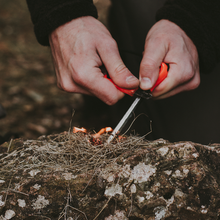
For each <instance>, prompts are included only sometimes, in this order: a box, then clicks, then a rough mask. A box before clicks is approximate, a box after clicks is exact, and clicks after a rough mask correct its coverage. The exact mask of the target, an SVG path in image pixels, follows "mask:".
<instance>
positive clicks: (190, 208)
mask: <svg viewBox="0 0 220 220" xmlns="http://www.w3.org/2000/svg"><path fill="white" fill-rule="evenodd" d="M186 209H187V210H190V211H193V212H194V211H195V210H194V209H193V208H192V207H190V206H187V207H186Z"/></svg>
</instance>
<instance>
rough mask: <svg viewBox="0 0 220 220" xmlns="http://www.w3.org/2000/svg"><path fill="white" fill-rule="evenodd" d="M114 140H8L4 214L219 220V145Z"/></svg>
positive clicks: (1, 191) (2, 171) (0, 175)
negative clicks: (107, 141) (109, 142)
mask: <svg viewBox="0 0 220 220" xmlns="http://www.w3.org/2000/svg"><path fill="white" fill-rule="evenodd" d="M107 137H108V135H103V136H102V137H101V138H100V140H99V141H94V138H93V137H92V136H91V135H90V134H82V133H76V134H72V133H68V132H65V133H62V134H58V135H51V136H42V137H40V138H39V139H37V140H26V141H22V140H21V139H17V140H13V141H11V142H10V143H4V144H3V145H1V146H0V152H1V153H0V219H28V220H29V219H30V220H32V219H82V220H84V219H89V220H90V219H105V220H117V219H120V220H127V219H130V220H134V219H137V220H139V219H140V220H141V219H143V220H153V219H154V220H163V219H183V220H185V219H186V220H187V219H204V220H208V219H219V215H220V187H219V184H220V145H219V144H213V145H211V146H204V145H201V144H196V143H192V142H179V143H169V142H168V141H165V140H162V139H159V140H156V141H153V142H150V141H146V140H143V139H141V138H138V137H135V136H130V137H126V138H125V139H121V140H120V141H119V140H115V141H114V142H113V143H111V144H109V145H107V144H105V140H106V139H107ZM96 143H99V145H96Z"/></svg>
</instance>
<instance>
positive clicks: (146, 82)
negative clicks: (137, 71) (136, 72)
mask: <svg viewBox="0 0 220 220" xmlns="http://www.w3.org/2000/svg"><path fill="white" fill-rule="evenodd" d="M140 87H141V89H143V90H148V89H150V88H151V87H152V83H151V80H150V78H148V77H143V78H141V83H140Z"/></svg>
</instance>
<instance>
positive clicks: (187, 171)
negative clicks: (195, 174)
mask: <svg viewBox="0 0 220 220" xmlns="http://www.w3.org/2000/svg"><path fill="white" fill-rule="evenodd" d="M183 173H184V174H185V175H186V176H187V175H188V173H189V170H188V169H187V168H184V169H183Z"/></svg>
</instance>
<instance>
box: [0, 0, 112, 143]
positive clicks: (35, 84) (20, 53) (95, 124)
mask: <svg viewBox="0 0 220 220" xmlns="http://www.w3.org/2000/svg"><path fill="white" fill-rule="evenodd" d="M94 3H95V4H96V6H97V8H98V11H99V19H100V20H101V21H102V22H103V23H104V24H105V25H106V21H107V15H108V9H109V6H110V0H94ZM96 102H97V103H96ZM0 103H1V105H2V106H3V107H4V108H5V110H6V112H7V116H6V117H5V118H3V119H0V143H2V142H4V141H8V140H10V139H11V138H18V137H21V138H23V139H35V138H37V137H39V136H40V135H43V134H53V133H60V132H63V131H67V130H68V129H69V128H70V121H71V120H72V125H73V126H80V127H81V126H84V127H87V128H90V129H93V128H94V129H99V128H100V127H102V126H103V124H102V123H106V121H105V118H106V117H107V115H106V114H107V113H103V115H100V114H98V113H97V114H96V113H94V112H93V111H95V109H96V106H99V105H100V102H99V101H97V100H95V101H94V102H92V103H93V104H92V105H93V109H92V108H91V111H90V112H88V111H87V110H88V107H87V106H85V100H84V97H83V96H81V95H79V94H70V93H66V92H63V91H61V90H59V89H58V88H57V86H56V77H55V73H54V70H53V66H52V60H51V54H50V49H49V48H48V47H43V46H41V45H39V44H38V43H37V41H36V38H35V36H34V32H33V25H32V23H31V19H30V15H29V11H28V8H27V5H26V1H24V0H10V1H8V0H1V1H0ZM101 105H102V104H101ZM97 108H98V107H97ZM99 108H102V109H103V106H101V107H99ZM106 108H107V107H106ZM74 112H75V113H74ZM102 112H103V111H102ZM73 113H74V114H73ZM101 121H102V123H101V124H100V122H101ZM106 126H108V124H106Z"/></svg>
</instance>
